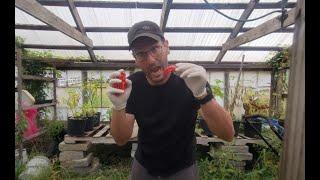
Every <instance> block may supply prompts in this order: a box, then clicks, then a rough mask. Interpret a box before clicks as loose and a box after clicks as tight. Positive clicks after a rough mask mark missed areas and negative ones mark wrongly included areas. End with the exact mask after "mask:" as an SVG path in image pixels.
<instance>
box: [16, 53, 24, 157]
mask: <svg viewBox="0 0 320 180" xmlns="http://www.w3.org/2000/svg"><path fill="white" fill-rule="evenodd" d="M16 55H17V57H16V58H17V60H16V61H17V66H18V85H17V86H18V115H19V118H20V120H21V118H22V117H23V114H22V113H23V112H22V74H23V67H22V58H21V56H22V52H21V49H17V50H16ZM19 133H22V132H19ZM22 142H23V141H22V140H21V141H20V142H18V143H19V150H18V151H19V160H20V161H21V162H22V149H23V144H22Z"/></svg>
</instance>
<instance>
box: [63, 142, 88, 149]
mask: <svg viewBox="0 0 320 180" xmlns="http://www.w3.org/2000/svg"><path fill="white" fill-rule="evenodd" d="M90 147H91V142H90V141H87V142H79V143H76V144H66V143H65V142H64V141H62V142H61V143H60V144H59V150H60V151H88V150H89V148H90Z"/></svg>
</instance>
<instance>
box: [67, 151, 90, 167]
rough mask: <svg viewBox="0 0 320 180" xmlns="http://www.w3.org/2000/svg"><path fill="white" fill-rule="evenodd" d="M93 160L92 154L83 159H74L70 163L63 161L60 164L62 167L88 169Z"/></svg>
mask: <svg viewBox="0 0 320 180" xmlns="http://www.w3.org/2000/svg"><path fill="white" fill-rule="evenodd" d="M92 159H93V154H92V153H90V154H88V155H87V156H86V157H85V158H82V159H76V160H71V161H64V162H62V163H61V165H62V166H64V167H88V166H90V164H91V162H92Z"/></svg>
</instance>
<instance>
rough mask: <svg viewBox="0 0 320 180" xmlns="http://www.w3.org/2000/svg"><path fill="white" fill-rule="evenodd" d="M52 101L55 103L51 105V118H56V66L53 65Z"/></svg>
mask: <svg viewBox="0 0 320 180" xmlns="http://www.w3.org/2000/svg"><path fill="white" fill-rule="evenodd" d="M53 68H54V69H53V79H54V81H53V102H54V103H55V105H54V106H53V119H54V120H57V82H58V81H57V74H56V70H57V69H56V67H53Z"/></svg>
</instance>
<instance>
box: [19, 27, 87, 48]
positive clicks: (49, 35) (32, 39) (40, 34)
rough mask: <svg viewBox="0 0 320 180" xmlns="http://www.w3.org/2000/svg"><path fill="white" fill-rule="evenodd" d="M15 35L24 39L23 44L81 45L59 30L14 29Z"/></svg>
mask: <svg viewBox="0 0 320 180" xmlns="http://www.w3.org/2000/svg"><path fill="white" fill-rule="evenodd" d="M15 35H16V36H20V37H22V38H24V39H25V44H44V45H82V44H81V43H79V42H78V41H76V40H74V39H72V38H70V37H69V36H67V35H65V34H63V33H61V32H60V31H36V30H32V31H30V30H21V29H16V30H15Z"/></svg>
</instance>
